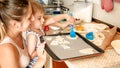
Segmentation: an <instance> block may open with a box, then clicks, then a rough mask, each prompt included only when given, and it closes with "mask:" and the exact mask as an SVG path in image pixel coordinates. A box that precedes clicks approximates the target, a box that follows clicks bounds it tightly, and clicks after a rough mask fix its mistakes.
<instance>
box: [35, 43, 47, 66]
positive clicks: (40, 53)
mask: <svg viewBox="0 0 120 68" xmlns="http://www.w3.org/2000/svg"><path fill="white" fill-rule="evenodd" d="M45 43H46V42H43V43H41V44H40V46H38V48H37V55H38V61H40V64H43V65H44V63H45V62H46V52H45V50H44V48H45Z"/></svg>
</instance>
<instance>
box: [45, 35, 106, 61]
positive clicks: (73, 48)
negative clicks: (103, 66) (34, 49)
mask: <svg viewBox="0 0 120 68" xmlns="http://www.w3.org/2000/svg"><path fill="white" fill-rule="evenodd" d="M58 36H60V37H62V38H64V40H67V41H69V42H70V43H69V44H66V45H64V46H67V47H66V48H64V47H63V45H62V44H61V45H51V42H52V41H53V40H55V39H56V37H58ZM68 36H69V33H60V34H53V35H47V36H44V40H45V41H46V42H47V44H46V46H45V50H46V52H47V53H48V54H49V55H50V56H51V57H52V58H53V60H56V61H62V60H68V59H75V58H86V57H91V56H97V55H100V54H102V53H104V50H102V49H100V48H99V47H97V46H96V45H95V44H93V43H92V42H90V41H89V40H87V39H86V38H84V37H83V36H82V35H80V34H78V33H76V36H77V38H76V39H70V38H68ZM48 38H49V40H48ZM50 38H51V40H50ZM85 49H89V50H90V49H91V50H92V53H85V52H86V51H85ZM89 50H88V51H89ZM84 51H85V52H84Z"/></svg>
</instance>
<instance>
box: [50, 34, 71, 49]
mask: <svg viewBox="0 0 120 68" xmlns="http://www.w3.org/2000/svg"><path fill="white" fill-rule="evenodd" d="M69 44H70V42H69V41H67V40H66V39H65V38H63V37H61V36H57V37H55V39H54V40H53V41H52V42H51V43H50V45H52V46H62V47H63V48H64V49H68V48H70V47H69V46H68V45H69Z"/></svg>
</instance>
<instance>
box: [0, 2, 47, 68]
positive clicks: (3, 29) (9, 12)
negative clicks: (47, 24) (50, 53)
mask: <svg viewBox="0 0 120 68" xmlns="http://www.w3.org/2000/svg"><path fill="white" fill-rule="evenodd" d="M31 15H32V10H31V5H30V3H29V2H28V0H0V68H26V66H27V65H28V64H29V61H30V58H29V56H28V51H27V48H26V47H25V44H24V40H23V38H22V35H21V34H22V32H23V31H26V30H27V29H28V27H29V25H30V22H31V21H30V19H31ZM44 44H45V43H42V44H41V45H43V46H44ZM41 48H43V47H39V49H37V54H38V60H37V62H36V64H35V65H34V66H33V68H42V66H43V65H44V63H45V60H46V58H45V57H46V53H45V52H43V50H42V49H41ZM41 50H42V51H41Z"/></svg>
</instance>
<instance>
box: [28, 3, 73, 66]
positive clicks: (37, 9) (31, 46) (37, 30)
mask: <svg viewBox="0 0 120 68" xmlns="http://www.w3.org/2000/svg"><path fill="white" fill-rule="evenodd" d="M31 4H32V12H33V13H32V14H33V15H32V21H31V25H30V29H29V30H28V31H27V32H26V41H27V47H28V53H29V55H30V57H31V62H30V64H29V66H28V67H29V68H32V66H33V65H34V63H35V62H36V61H37V59H38V57H37V52H36V49H37V48H38V47H40V48H41V50H44V45H42V46H41V42H40V37H41V36H42V35H44V30H43V28H44V26H46V25H55V26H61V27H66V26H68V25H69V24H70V23H71V22H74V18H73V17H71V16H69V15H67V14H61V15H56V16H44V8H43V7H42V6H41V5H40V4H39V3H38V2H35V1H34V2H31ZM62 19H66V20H67V21H66V22H65V23H64V24H62V23H61V24H60V23H58V22H59V21H60V20H62ZM69 21H70V22H69ZM41 60H42V59H41Z"/></svg>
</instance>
